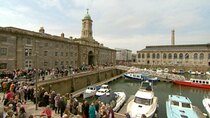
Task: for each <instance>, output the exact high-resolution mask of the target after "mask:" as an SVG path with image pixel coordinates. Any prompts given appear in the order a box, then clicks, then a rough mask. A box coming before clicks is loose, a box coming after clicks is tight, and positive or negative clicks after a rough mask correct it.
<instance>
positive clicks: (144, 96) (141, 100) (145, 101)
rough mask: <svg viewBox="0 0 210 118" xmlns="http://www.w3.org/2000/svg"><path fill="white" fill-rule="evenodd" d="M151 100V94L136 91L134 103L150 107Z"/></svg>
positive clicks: (152, 96) (152, 94)
mask: <svg viewBox="0 0 210 118" xmlns="http://www.w3.org/2000/svg"><path fill="white" fill-rule="evenodd" d="M153 98H154V93H153V92H147V91H138V92H137V93H136V94H135V98H134V102H135V103H137V104H142V105H151V104H152V103H153Z"/></svg>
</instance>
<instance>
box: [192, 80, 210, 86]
mask: <svg viewBox="0 0 210 118" xmlns="http://www.w3.org/2000/svg"><path fill="white" fill-rule="evenodd" d="M190 81H191V82H192V83H196V84H206V85H210V80H209V79H207V80H204V79H190Z"/></svg>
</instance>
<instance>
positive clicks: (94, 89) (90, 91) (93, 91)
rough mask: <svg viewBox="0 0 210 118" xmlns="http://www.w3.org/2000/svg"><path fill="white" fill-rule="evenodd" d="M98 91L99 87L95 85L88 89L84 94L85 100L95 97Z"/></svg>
mask: <svg viewBox="0 0 210 118" xmlns="http://www.w3.org/2000/svg"><path fill="white" fill-rule="evenodd" d="M97 90H99V87H98V86H95V85H92V86H88V87H87V89H86V90H85V91H84V92H83V99H85V98H88V97H92V96H95V95H96V92H97Z"/></svg>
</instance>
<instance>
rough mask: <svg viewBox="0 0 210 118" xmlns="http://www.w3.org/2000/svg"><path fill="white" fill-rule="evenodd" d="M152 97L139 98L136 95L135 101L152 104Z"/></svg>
mask: <svg viewBox="0 0 210 118" xmlns="http://www.w3.org/2000/svg"><path fill="white" fill-rule="evenodd" d="M151 101H152V99H144V98H139V97H135V99H134V102H135V103H137V104H144V105H150V104H151V103H152V102H151Z"/></svg>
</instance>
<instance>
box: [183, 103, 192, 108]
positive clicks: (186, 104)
mask: <svg viewBox="0 0 210 118" xmlns="http://www.w3.org/2000/svg"><path fill="white" fill-rule="evenodd" d="M182 107H184V108H191V106H190V104H189V103H182Z"/></svg>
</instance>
